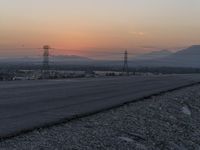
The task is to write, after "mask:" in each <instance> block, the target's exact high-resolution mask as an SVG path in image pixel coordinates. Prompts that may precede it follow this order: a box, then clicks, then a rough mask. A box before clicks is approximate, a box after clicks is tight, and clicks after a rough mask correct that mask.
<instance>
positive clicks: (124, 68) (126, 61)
mask: <svg viewBox="0 0 200 150" xmlns="http://www.w3.org/2000/svg"><path fill="white" fill-rule="evenodd" d="M123 72H124V73H125V74H126V75H129V71H128V51H127V50H125V52H124V66H123Z"/></svg>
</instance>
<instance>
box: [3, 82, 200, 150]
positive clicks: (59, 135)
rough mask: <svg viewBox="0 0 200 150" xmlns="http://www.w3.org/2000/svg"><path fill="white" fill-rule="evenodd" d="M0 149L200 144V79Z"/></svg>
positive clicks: (194, 148) (181, 148)
mask: <svg viewBox="0 0 200 150" xmlns="http://www.w3.org/2000/svg"><path fill="white" fill-rule="evenodd" d="M0 149H10V150H12V149H16V150H27V149H36V150H37V149H41V150H51V149H52V150H54V149H58V150H60V149H61V150H66V149H73V150H76V149H89V150H95V149H111V150H116V149H119V150H126V149H136V150H165V149H166V150H200V85H196V86H192V87H188V88H184V89H181V90H177V91H174V92H169V93H167V94H163V95H160V96H154V97H152V98H149V99H145V100H144V101H141V102H135V103H132V104H129V105H125V106H123V107H120V108H116V109H113V110H110V111H105V112H103V113H99V114H96V115H93V116H89V117H85V118H82V119H77V120H73V121H71V122H66V123H64V124H61V125H58V126H54V127H50V128H46V129H40V130H35V131H33V132H30V133H27V134H24V135H20V136H18V137H15V138H12V139H9V140H6V141H2V142H1V143H0Z"/></svg>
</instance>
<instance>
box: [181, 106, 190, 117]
mask: <svg viewBox="0 0 200 150" xmlns="http://www.w3.org/2000/svg"><path fill="white" fill-rule="evenodd" d="M182 112H183V113H184V114H186V115H189V116H190V115H191V111H190V109H189V107H188V106H184V107H183V108H182Z"/></svg>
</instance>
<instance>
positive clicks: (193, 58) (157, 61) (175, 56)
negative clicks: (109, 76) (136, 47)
mask: <svg viewBox="0 0 200 150" xmlns="http://www.w3.org/2000/svg"><path fill="white" fill-rule="evenodd" d="M154 54H155V53H154ZM160 54H161V55H160ZM163 54H164V53H163V51H158V52H157V53H156V55H155V57H152V53H150V54H146V55H145V56H150V57H146V58H145V60H141V59H140V60H138V59H137V58H136V59H134V60H133V61H131V62H130V63H131V65H133V66H135V65H134V64H137V65H139V66H155V67H156V66H159V67H160V66H167V67H194V68H195V67H197V68H200V45H193V46H190V47H188V48H186V49H183V50H180V51H178V52H175V53H172V52H171V53H170V52H169V53H168V52H166V55H165V56H164V55H163ZM157 55H158V56H162V58H161V57H159V58H158V57H157ZM139 57H141V56H139Z"/></svg>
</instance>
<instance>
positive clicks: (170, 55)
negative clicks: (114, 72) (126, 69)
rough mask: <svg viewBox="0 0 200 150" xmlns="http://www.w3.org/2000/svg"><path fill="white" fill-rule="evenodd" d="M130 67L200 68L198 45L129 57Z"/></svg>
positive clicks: (69, 58)
mask: <svg viewBox="0 0 200 150" xmlns="http://www.w3.org/2000/svg"><path fill="white" fill-rule="evenodd" d="M0 62H4V63H5V62H8V63H15V64H16V63H19V64H20V63H23V64H26V63H28V64H41V62H42V57H18V58H1V59H0ZM50 63H53V64H70V65H71V64H73V65H97V66H114V65H116V66H122V65H123V60H118V61H113V60H94V59H91V58H88V57H82V56H76V55H58V56H50ZM129 66H130V67H162V66H163V67H193V68H200V45H193V46H190V47H188V48H185V49H182V50H180V51H178V52H171V51H169V50H160V51H153V52H150V53H146V54H142V55H138V56H135V57H133V58H129Z"/></svg>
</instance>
